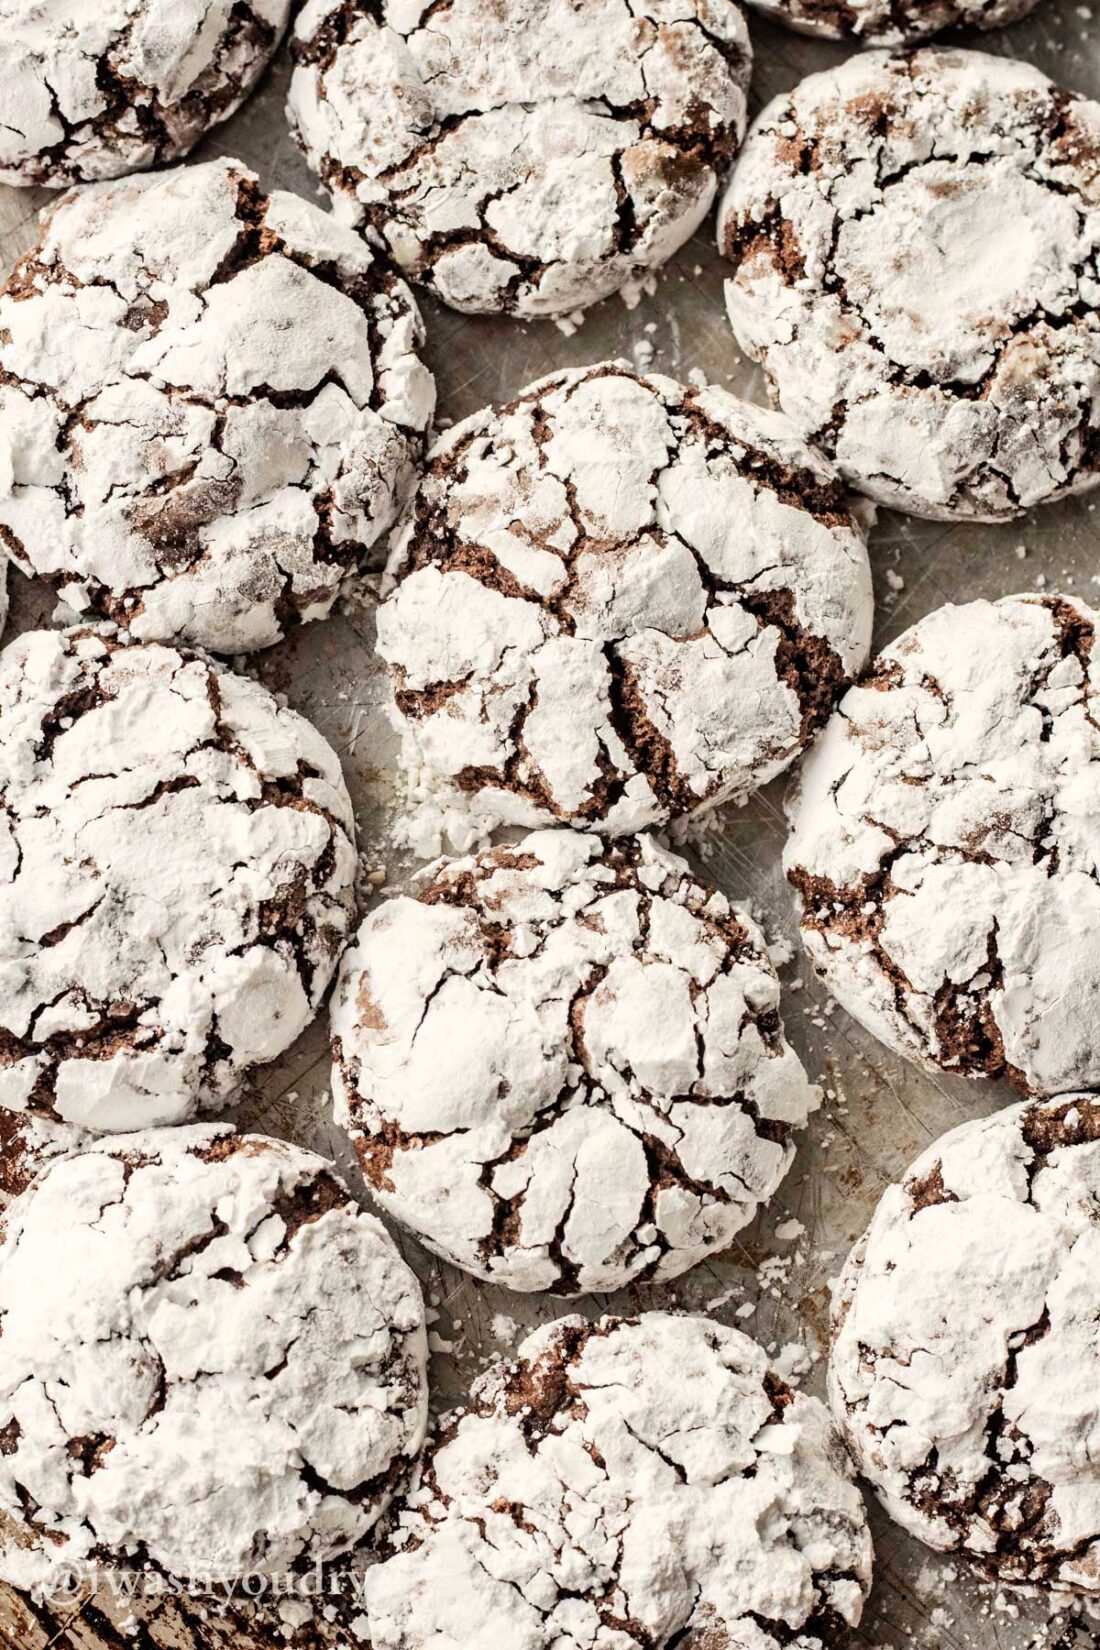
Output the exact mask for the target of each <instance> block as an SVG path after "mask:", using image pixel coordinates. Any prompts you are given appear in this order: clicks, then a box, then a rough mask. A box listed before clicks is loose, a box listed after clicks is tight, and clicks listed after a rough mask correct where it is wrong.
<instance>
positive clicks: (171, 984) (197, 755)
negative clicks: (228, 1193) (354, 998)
mask: <svg viewBox="0 0 1100 1650" xmlns="http://www.w3.org/2000/svg"><path fill="white" fill-rule="evenodd" d="M353 833H354V825H353V821H352V811H351V802H350V800H349V798H348V794H347V791H346V789H345V786H344V781H343V777H342V775H341V772H340V764H339V762H338V761H337V759H336V756H335V755H334V753H333V752H332V750H331V749H330V747H329V746H328V745H327V744H326V743H325V741H324V739H322V737H321V735H320V734H319V733H317V731H316V730H315V729H314V728H313V727H311V726H310V724H309V723H308V722H306V721H305V719H304V718H303V717H301V716H298V715H296V714H295V712H293V711H290V710H283V709H280V708H279V706H278V705H277V704H276V702H275V700H274V699H273V698H272V697H271V695H270V694H269V693H268V692H267V690H266V689H265V688H262V687H260V686H259V685H258V684H257V683H255V682H253V681H250V680H248V679H247V678H245V677H241V676H236V675H234V674H233V673H232V672H231V671H228V670H226V669H224V668H223V667H221V666H219V665H216V664H214V663H213V662H212V661H210V660H209V659H207V658H205V657H203V656H202V655H198V654H194V653H187V652H181V651H179V650H177V649H175V648H169V647H164V646H161V645H158V644H155V643H148V644H141V645H133V646H130V647H125V646H122V645H121V644H120V643H119V642H118V640H117V639H116V638H114V637H112V636H111V635H109V634H100V633H97V632H95V631H90V630H70V631H32V632H28V633H27V634H25V635H23V636H21V637H19V639H18V640H17V641H14V642H12V643H11V644H10V645H9V646H8V647H7V648H6V649H5V651H4V653H3V654H2V655H0V1105H4V1106H6V1107H8V1108H9V1109H11V1110H16V1111H22V1110H30V1111H34V1112H37V1113H39V1114H41V1115H43V1116H46V1117H48V1118H52V1119H53V1120H55V1121H61V1122H67V1123H75V1124H79V1125H81V1126H84V1127H87V1128H90V1129H94V1130H98V1131H106V1130H122V1129H132V1128H137V1127H142V1126H145V1125H148V1124H153V1123H172V1122H179V1121H181V1120H183V1119H185V1118H187V1117H189V1116H193V1115H194V1113H195V1112H196V1110H197V1109H199V1108H200V1107H206V1108H212V1107H214V1106H220V1105H222V1104H224V1103H225V1102H226V1101H227V1100H228V1099H229V1098H231V1096H232V1095H233V1093H234V1092H235V1090H236V1089H237V1088H238V1087H239V1085H240V1082H241V1080H242V1078H243V1077H244V1075H245V1073H246V1072H247V1071H248V1070H249V1069H250V1068H251V1067H253V1066H255V1065H258V1064H261V1063H263V1062H266V1061H268V1060H273V1059H274V1058H275V1057H276V1056H277V1055H278V1054H280V1053H282V1051H283V1050H284V1049H285V1048H287V1047H289V1045H290V1044H291V1042H293V1040H294V1038H295V1037H296V1036H297V1035H298V1034H299V1032H300V1031H301V1030H302V1029H303V1028H304V1027H305V1026H306V1025H307V1024H308V1023H309V1021H310V1020H311V1019H312V1017H313V1015H314V1014H315V1012H316V1010H317V1008H318V1006H319V1004H320V1001H321V998H322V996H323V995H324V992H325V989H326V987H327V985H328V983H329V980H330V979H331V977H332V974H333V972H334V970H335V967H336V962H337V959H338V957H339V954H340V952H341V950H342V949H343V945H344V942H345V939H346V936H347V931H348V927H349V924H350V922H351V916H352V910H353V894H352V885H353V880H354V874H355V864H356V861H355V850H354V848H353V846H352V842H353Z"/></svg>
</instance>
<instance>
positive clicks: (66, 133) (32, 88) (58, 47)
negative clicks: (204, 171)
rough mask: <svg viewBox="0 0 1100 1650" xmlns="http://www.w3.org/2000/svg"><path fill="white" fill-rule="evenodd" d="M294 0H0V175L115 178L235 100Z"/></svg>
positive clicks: (39, 179) (46, 179)
mask: <svg viewBox="0 0 1100 1650" xmlns="http://www.w3.org/2000/svg"><path fill="white" fill-rule="evenodd" d="M289 15H290V0H248V3H247V4H246V5H241V4H238V3H235V0H0V38H3V40H4V77H3V80H2V81H0V182H3V183H14V184H26V183H41V184H51V185H58V184H65V183H81V182H92V181H94V180H95V179H97V178H113V177H118V176H119V175H120V174H121V173H123V172H134V171H139V170H143V169H144V168H145V167H149V166H159V165H163V163H164V162H165V161H169V160H174V159H176V158H177V157H178V156H180V155H185V154H186V153H187V151H188V150H189V149H190V148H192V146H193V145H194V144H196V143H197V142H198V140H199V139H200V138H201V137H202V135H203V133H204V132H206V131H207V130H208V129H209V128H210V127H211V126H214V125H216V124H217V123H218V122H219V121H222V120H225V119H227V118H228V116H230V115H231V114H232V113H233V111H234V110H235V109H236V108H237V107H238V106H239V104H240V103H241V101H242V99H243V98H244V97H245V96H246V94H247V93H248V91H249V90H250V88H251V86H252V84H253V82H254V81H255V80H256V79H257V78H258V76H259V75H260V73H261V71H262V70H263V68H264V66H265V64H266V63H267V61H268V59H269V58H270V56H271V54H272V52H273V51H274V50H275V47H276V46H277V45H278V43H279V39H280V37H281V35H282V32H283V30H284V29H285V27H286V23H287V18H288V17H289Z"/></svg>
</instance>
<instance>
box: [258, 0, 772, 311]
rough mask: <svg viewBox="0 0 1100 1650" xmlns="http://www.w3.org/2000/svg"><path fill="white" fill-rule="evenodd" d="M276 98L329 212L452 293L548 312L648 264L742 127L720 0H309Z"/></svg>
mask: <svg viewBox="0 0 1100 1650" xmlns="http://www.w3.org/2000/svg"><path fill="white" fill-rule="evenodd" d="M291 50H292V54H293V56H294V59H295V62H296V64H297V67H296V69H295V72H294V76H293V79H292V81H291V86H290V101H289V105H288V113H289V116H290V120H291V123H292V126H293V128H294V130H295V132H296V134H297V136H298V140H299V142H300V143H301V145H302V148H303V149H304V150H305V153H306V157H307V159H308V160H309V163H310V165H311V166H312V167H313V168H314V170H315V171H316V172H317V173H318V175H319V176H320V178H321V181H322V183H323V184H324V185H325V187H326V188H327V189H328V191H329V193H330V194H331V195H332V198H333V204H334V208H335V211H336V212H337V214H338V216H340V217H341V218H342V219H343V220H344V221H345V222H348V223H351V224H354V225H356V226H357V227H359V228H361V229H362V230H363V231H364V233H365V234H367V235H368V236H369V237H370V239H371V240H372V241H373V242H374V243H375V244H377V245H379V246H381V247H384V248H385V249H386V251H387V253H388V254H389V256H390V257H391V258H392V259H393V260H394V262H395V263H396V264H397V265H398V266H399V267H400V268H401V269H402V270H404V271H405V273H406V274H408V275H409V276H410V278H412V279H415V280H418V281H423V282H424V283H425V284H426V285H427V286H429V287H430V288H431V290H432V291H433V292H434V293H435V294H436V296H437V297H439V298H441V299H442V300H443V302H444V303H447V304H450V305H452V306H453V307H454V308H455V309H460V310H466V311H479V310H488V311H507V312H509V313H512V314H516V315H525V316H540V315H561V314H563V313H565V312H567V311H572V310H575V309H578V308H584V307H586V306H587V305H589V304H593V303H595V302H596V301H597V300H598V299H600V298H606V297H607V296H608V294H609V293H612V292H615V291H617V290H618V289H619V288H620V287H622V286H623V285H624V284H625V283H626V282H628V281H630V280H632V279H637V278H638V277H640V276H644V275H645V274H646V273H647V272H648V271H650V270H652V269H654V268H656V267H657V266H658V265H660V264H663V263H664V262H665V260H666V259H667V258H669V257H671V255H672V253H674V252H675V251H676V250H677V248H678V247H680V246H681V245H682V244H683V243H684V241H686V240H687V239H688V238H689V236H690V235H691V234H692V233H693V232H694V231H695V230H696V229H697V228H698V226H699V224H700V223H701V222H702V220H703V218H704V217H705V216H706V214H707V212H708V211H709V209H710V206H711V203H712V201H713V199H714V196H715V192H716V189H717V186H718V182H719V180H720V178H721V177H722V176H723V175H724V173H725V170H726V168H727V166H728V164H729V160H730V157H731V156H732V154H733V153H734V151H735V149H736V148H737V145H738V143H739V142H740V140H741V138H742V136H743V135H744V130H745V117H746V103H745V94H746V89H747V87H748V82H749V72H750V68H751V63H752V54H751V51H750V47H749V37H748V31H747V29H746V27H745V20H744V17H743V16H742V14H741V11H740V10H739V8H738V7H737V6H736V5H735V4H734V3H733V0H450V3H449V4H447V5H445V6H439V5H436V4H431V3H429V0H310V3H309V4H307V5H306V6H305V7H304V8H303V10H302V12H301V13H300V15H299V17H298V20H297V24H296V27H295V31H294V34H293V37H292V44H291Z"/></svg>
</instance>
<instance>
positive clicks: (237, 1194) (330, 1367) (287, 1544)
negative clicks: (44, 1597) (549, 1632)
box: [0, 1126, 427, 1591]
mask: <svg viewBox="0 0 1100 1650" xmlns="http://www.w3.org/2000/svg"><path fill="white" fill-rule="evenodd" d="M5 1228H6V1235H5V1238H4V1243H3V1247H2V1248H0V1314H2V1318H3V1327H4V1333H3V1336H2V1337H0V1437H2V1438H3V1442H4V1448H3V1450H2V1451H0V1575H2V1576H3V1579H4V1580H5V1581H7V1582H10V1583H12V1584H14V1585H15V1586H18V1587H23V1588H29V1587H33V1586H42V1587H44V1588H45V1589H46V1590H47V1591H48V1589H49V1585H50V1579H51V1575H52V1574H56V1573H57V1572H58V1570H63V1571H66V1572H71V1571H72V1570H73V1569H74V1568H79V1567H80V1566H82V1565H84V1564H89V1563H97V1564H112V1563H118V1562H120V1561H123V1562H125V1561H127V1560H129V1561H131V1562H132V1555H133V1554H134V1552H135V1550H136V1551H137V1552H139V1553H140V1554H141V1555H142V1556H143V1557H144V1558H146V1559H147V1560H148V1562H149V1563H150V1564H151V1565H152V1566H153V1567H154V1568H155V1569H156V1570H159V1571H166V1572H168V1573H169V1574H173V1575H180V1576H211V1575H213V1576H227V1577H240V1576H242V1575H249V1574H254V1573H259V1574H264V1573H268V1574H271V1573H276V1574H278V1573H284V1572H286V1571H288V1570H290V1569H291V1568H292V1567H301V1566H306V1565H309V1566H312V1565H314V1564H317V1563H323V1562H325V1561H326V1560H328V1559H330V1558H334V1557H336V1556H338V1555H339V1554H341V1553H344V1552H347V1551H349V1550H350V1549H351V1548H352V1547H354V1546H355V1545H356V1544H357V1543H358V1542H359V1541H361V1540H362V1539H363V1537H364V1536H365V1535H366V1534H367V1532H368V1531H369V1530H370V1529H371V1528H372V1526H373V1525H374V1523H375V1522H376V1521H377V1519H378V1517H379V1516H380V1514H381V1513H382V1511H383V1510H384V1509H385V1507H386V1505H387V1504H388V1502H389V1500H390V1497H391V1496H392V1494H393V1491H394V1489H395V1488H396V1487H397V1485H398V1484H399V1483H400V1482H401V1480H402V1479H403V1477H404V1476H405V1474H406V1473H407V1470H408V1467H409V1465H410V1463H411V1461H412V1460H413V1459H414V1458H415V1456H416V1455H417V1453H418V1451H419V1449H420V1446H421V1443H422V1442H423V1438H424V1432H425V1427H426V1421H427V1381H426V1361H427V1337H426V1332H425V1327H424V1306H423V1301H422V1299H421V1295H420V1289H419V1286H418V1284H417V1282H416V1279H415V1278H414V1276H413V1274H412V1273H411V1272H410V1271H409V1269H408V1267H407V1266H406V1265H405V1263H404V1261H403V1260H402V1259H401V1257H400V1255H399V1254H398V1252H397V1249H396V1247H395V1246H394V1243H393V1240H392V1239H391V1238H390V1236H389V1234H388V1233H387V1232H386V1231H385V1230H384V1228H383V1227H382V1226H381V1225H380V1224H379V1222H378V1221H376V1220H375V1219H374V1218H373V1217H372V1216H370V1215H368V1214H365V1213H364V1212H363V1211H362V1209H360V1208H359V1206H358V1204H357V1203H356V1202H355V1201H354V1199H353V1198H352V1196H351V1194H350V1193H349V1192H348V1190H347V1188H346V1187H345V1186H344V1185H343V1184H342V1182H341V1181H340V1180H339V1179H337V1177H336V1175H335V1173H334V1172H333V1171H332V1168H331V1166H330V1165H329V1164H328V1163H326V1162H325V1160H324V1159H323V1158H319V1157H315V1156H314V1155H313V1153H312V1152H305V1151H302V1150H300V1149H299V1148H298V1147H296V1146H292V1145H287V1144H285V1143H283V1142H281V1141H276V1140H269V1139H266V1138H263V1137H261V1136H258V1135H235V1134H232V1133H231V1132H229V1131H228V1130H226V1129H219V1128H211V1127H204V1126H192V1127H189V1128H184V1129H172V1130H148V1131H146V1132H144V1133H141V1134H133V1135H124V1136H120V1137H118V1138H116V1139H114V1140H112V1141H110V1142H100V1143H99V1144H98V1145H97V1146H95V1147H93V1148H91V1149H90V1150H88V1151H85V1152H81V1153H77V1154H75V1155H74V1156H71V1157H67V1158H64V1159H62V1160H61V1161H60V1162H58V1163H56V1164H54V1165H52V1166H51V1167H50V1168H49V1169H47V1170H46V1171H45V1173H44V1174H43V1175H42V1176H40V1177H39V1179H38V1180H37V1181H36V1182H35V1184H34V1185H33V1186H32V1187H31V1189H30V1190H29V1191H28V1192H26V1193H25V1194H24V1195H23V1197H21V1198H20V1199H19V1200H18V1201H17V1202H16V1203H15V1204H13V1205H12V1207H11V1209H10V1210H9V1211H8V1213H7V1215H6V1217H5Z"/></svg>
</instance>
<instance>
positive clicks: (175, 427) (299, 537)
mask: <svg viewBox="0 0 1100 1650" xmlns="http://www.w3.org/2000/svg"><path fill="white" fill-rule="evenodd" d="M0 5H2V0H0ZM422 343H423V327H422V324H421V321H420V316H419V313H418V311H417V308H416V305H415V304H414V302H413V299H412V295H411V293H410V292H409V290H408V288H407V287H406V286H405V284H404V282H402V281H401V280H399V279H397V277H395V276H393V275H391V274H389V273H388V272H387V271H385V270H383V269H382V268H381V266H380V265H379V264H378V262H377V260H376V258H375V257H374V255H373V254H372V253H371V251H370V250H369V248H368V247H367V246H366V244H365V243H364V242H363V241H362V240H361V239H360V237H359V236H357V235H355V234H354V233H352V231H350V230H348V229H344V228H342V227H341V226H340V225H339V224H337V223H335V222H334V221H333V219H332V218H331V216H330V215H329V214H327V213H325V212H322V211H320V210H319V209H318V208H317V207H314V206H311V205H309V204H308V203H307V202H305V201H302V200H299V199H298V198H297V196H295V195H289V194H284V193H282V192H275V193H272V194H265V193H264V192H263V190H262V189H261V188H260V185H259V183H258V182H257V180H256V178H255V176H254V175H253V174H252V173H251V172H249V171H248V169H247V168H246V167H243V166H242V165H241V164H240V163H239V162H236V161H229V160H219V161H211V162H209V163H208V164H206V165H202V166H189V167H186V168H178V169H176V170H174V171H169V172H160V173H154V174H152V175H150V176H148V177H139V178H128V179H125V180H123V181H122V182H119V183H106V184H100V185H96V186H94V187H92V188H89V189H86V190H83V191H80V192H77V193H73V194H70V195H67V196H65V197H64V198H63V199H62V201H61V203H60V204H59V205H57V206H55V207H53V208H52V209H50V210H49V211H48V212H47V213H46V215H45V218H44V222H43V227H42V233H41V238H40V240H39V243H38V245H37V246H36V247H35V248H34V249H33V250H32V251H31V252H29V253H28V254H27V255H26V256H25V257H24V258H23V259H22V261H21V262H20V263H19V264H17V265H16V268H15V269H14V271H13V272H12V274H11V275H10V276H9V278H8V281H7V284H6V286H5V287H4V290H3V293H2V294H0V378H2V382H0V531H2V537H3V540H4V546H5V548H6V549H7V551H8V553H9V555H11V557H12V558H13V559H14V560H15V561H16V563H17V564H18V565H19V566H20V567H21V568H22V569H23V570H24V571H25V572H27V573H32V574H38V575H39V576H41V577H43V578H45V579H47V580H48V581H49V582H50V584H51V585H52V586H53V588H54V589H55V590H57V592H58V594H59V595H60V596H61V597H62V598H63V599H64V601H65V602H66V603H67V604H68V606H69V607H70V608H71V609H72V610H73V611H74V613H77V614H83V613H88V614H94V615H96V616H98V617H101V618H106V619H110V620H112V621H113V622H115V623H117V624H118V625H120V626H122V627H124V628H125V629H127V630H128V631H129V632H130V634H131V635H133V636H135V637H136V638H138V639H139V640H171V639H181V640H185V641H188V642H190V643H193V644H194V645H197V646H200V647H207V648H211V649H212V650H213V651H214V652H217V653H227V654H236V653H243V652H246V651H249V650H252V649H255V648H262V647H269V646H271V645H272V644H273V643H274V642H277V641H279V640H280V638H281V637H282V636H283V635H284V634H285V633H286V631H287V630H288V629H289V628H290V627H291V626H293V625H298V624H302V623H305V622H307V621H308V620H311V619H318V618H323V617H324V616H325V615H326V614H327V613H328V612H329V611H330V610H331V608H332V605H333V603H334V602H335V600H336V597H337V595H338V593H339V591H340V586H341V583H342V582H343V581H344V580H345V579H347V578H348V577H349V575H350V574H352V573H354V572H355V570H356V569H357V568H359V567H360V566H361V565H362V563H363V561H364V558H365V556H366V553H367V551H368V550H369V549H370V547H371V546H372V545H373V544H374V543H375V542H376V540H377V539H378V538H379V537H380V535H381V534H382V533H384V532H385V531H386V530H387V529H388V528H389V527H390V526H391V525H392V523H393V521H394V519H395V517H396V515H397V512H398V510H399V509H400V507H401V505H402V503H403V502H404V497H405V494H406V493H407V492H408V490H409V488H410V486H411V485H412V482H413V479H414V475H415V471H416V467H417V464H418V462H419V460H420V458H421V456H422V452H423V445H424V435H425V431H426V430H427V427H428V425H429V424H430V422H431V417H432V412H433V408H434V404H435V388H434V382H433V379H432V376H431V374H430V372H429V371H428V369H427V367H426V366H425V365H424V364H423V362H422V361H421V359H420V353H419V352H420V349H421V345H422Z"/></svg>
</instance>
